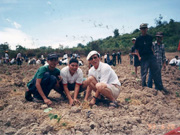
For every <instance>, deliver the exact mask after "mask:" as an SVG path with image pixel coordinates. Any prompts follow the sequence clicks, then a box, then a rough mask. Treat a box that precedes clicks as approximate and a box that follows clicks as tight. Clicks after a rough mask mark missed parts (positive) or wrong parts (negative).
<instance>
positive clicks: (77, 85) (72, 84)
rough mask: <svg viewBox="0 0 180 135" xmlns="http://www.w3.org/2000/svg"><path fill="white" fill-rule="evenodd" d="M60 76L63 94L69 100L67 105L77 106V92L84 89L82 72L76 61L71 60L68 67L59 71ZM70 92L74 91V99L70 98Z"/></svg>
mask: <svg viewBox="0 0 180 135" xmlns="http://www.w3.org/2000/svg"><path fill="white" fill-rule="evenodd" d="M61 76H62V78H63V81H62V82H63V88H64V92H65V94H66V96H67V98H68V100H69V105H71V106H72V105H75V104H79V103H80V102H79V100H78V99H77V97H78V94H79V92H82V91H84V90H85V89H86V86H85V85H84V83H83V72H82V70H81V69H80V68H79V63H78V60H77V59H75V58H71V59H70V61H69V64H68V66H66V67H64V68H63V69H62V70H61ZM70 91H74V97H73V98H72V97H71V94H70Z"/></svg>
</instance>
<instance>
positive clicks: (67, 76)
mask: <svg viewBox="0 0 180 135" xmlns="http://www.w3.org/2000/svg"><path fill="white" fill-rule="evenodd" d="M87 60H88V62H89V64H91V65H92V67H91V68H90V69H89V72H88V78H83V72H82V70H81V69H80V68H79V62H78V60H77V59H75V58H71V59H70V61H69V64H68V65H67V66H66V67H64V68H62V69H61V71H60V70H59V69H58V68H56V65H57V64H58V56H57V54H49V55H48V57H47V62H48V65H45V66H42V67H40V68H39V69H38V70H37V72H36V74H35V75H34V78H33V79H32V80H31V81H30V82H29V83H28V84H27V87H28V90H27V91H26V92H25V99H26V100H27V101H35V102H44V103H45V104H47V105H51V104H52V101H51V99H50V98H48V95H49V93H50V91H51V90H52V89H54V90H55V91H57V92H58V93H60V94H61V97H62V98H64V99H68V101H69V105H70V106H73V105H75V104H80V101H79V100H78V94H79V93H80V92H83V91H84V92H85V97H84V101H85V102H87V103H89V105H90V106H93V105H94V104H96V101H97V100H98V99H101V98H107V100H108V101H109V106H110V108H117V107H118V103H117V100H116V99H117V97H118V96H119V93H120V86H121V83H120V82H119V80H118V77H117V75H116V73H115V72H114V70H113V69H112V68H111V66H109V65H108V64H106V63H102V62H101V61H100V54H99V53H98V52H97V51H91V52H90V53H89V54H88V56H87ZM70 91H74V94H73V96H72V95H71V93H70ZM92 91H94V92H95V95H94V96H92V99H91V100H90V101H89V97H90V95H91V92H92ZM32 95H33V97H32ZM88 101H89V102H88Z"/></svg>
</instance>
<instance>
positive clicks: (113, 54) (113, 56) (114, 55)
mask: <svg viewBox="0 0 180 135" xmlns="http://www.w3.org/2000/svg"><path fill="white" fill-rule="evenodd" d="M112 61H113V66H116V53H115V50H113V53H112Z"/></svg>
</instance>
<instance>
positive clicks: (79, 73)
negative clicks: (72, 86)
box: [76, 69, 83, 84]
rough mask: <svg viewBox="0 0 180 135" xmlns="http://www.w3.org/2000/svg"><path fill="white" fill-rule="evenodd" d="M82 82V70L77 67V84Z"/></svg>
mask: <svg viewBox="0 0 180 135" xmlns="http://www.w3.org/2000/svg"><path fill="white" fill-rule="evenodd" d="M82 82H83V72H82V70H81V69H78V78H77V80H76V83H77V84H82Z"/></svg>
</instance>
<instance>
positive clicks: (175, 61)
mask: <svg viewBox="0 0 180 135" xmlns="http://www.w3.org/2000/svg"><path fill="white" fill-rule="evenodd" d="M176 63H177V60H176V58H173V59H172V60H170V62H169V64H176Z"/></svg>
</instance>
